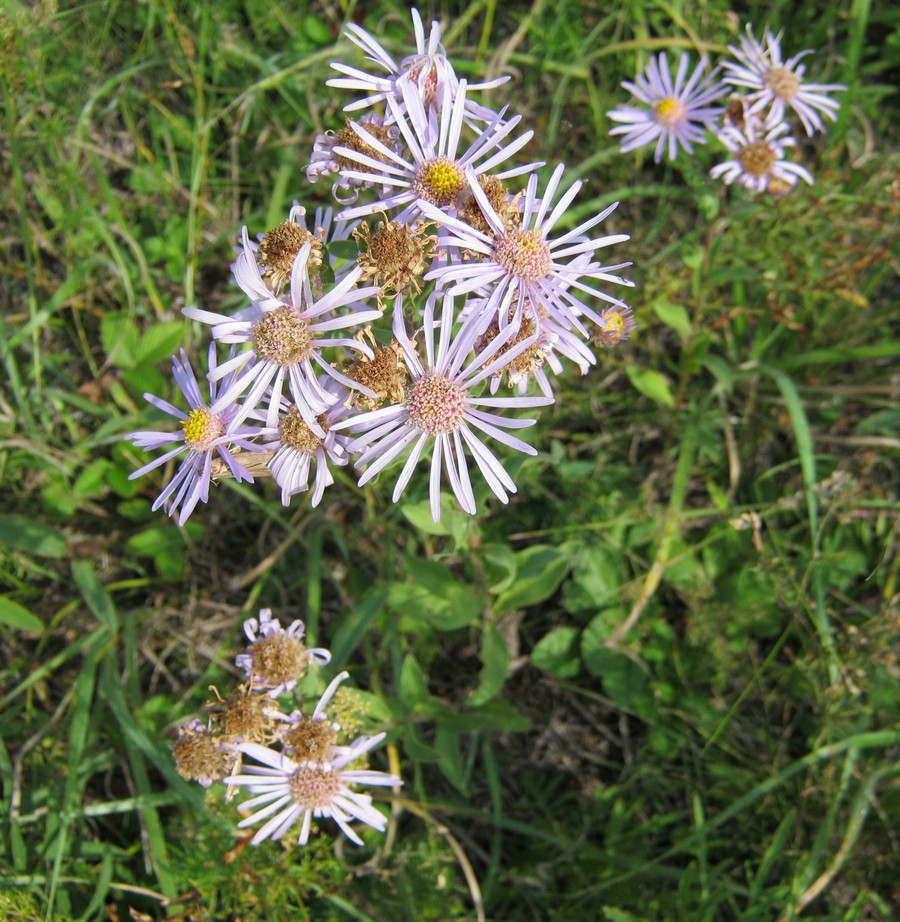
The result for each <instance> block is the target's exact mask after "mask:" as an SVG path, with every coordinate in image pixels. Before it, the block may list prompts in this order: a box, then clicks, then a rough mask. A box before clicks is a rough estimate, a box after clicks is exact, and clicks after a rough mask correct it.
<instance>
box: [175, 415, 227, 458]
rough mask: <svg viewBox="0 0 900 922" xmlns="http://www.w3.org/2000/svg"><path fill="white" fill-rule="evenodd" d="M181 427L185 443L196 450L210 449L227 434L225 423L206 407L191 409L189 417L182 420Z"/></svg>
mask: <svg viewBox="0 0 900 922" xmlns="http://www.w3.org/2000/svg"><path fill="white" fill-rule="evenodd" d="M181 428H182V430H183V432H184V441H185V444H186V445H187V446H188V448H191V449H193V450H194V451H208V450H209V449H210V448H211V447H212V444H213V442H215V440H216V439H217V438H219V437H220V436H222V435H224V434H225V424H224V423H223V422H222V420H221V419H220V418H219V417H218V416H217V415H215V414H213V413H210V411H209V410H207V409H206V408H205V407H198V408H197V409H196V410H191V412H190V413H189V414H188V418H187V419H183V420H182V421H181Z"/></svg>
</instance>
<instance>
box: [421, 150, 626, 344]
mask: <svg viewBox="0 0 900 922" xmlns="http://www.w3.org/2000/svg"><path fill="white" fill-rule="evenodd" d="M564 169H565V167H564V164H560V165H559V166H558V167H557V168H556V169H555V170H554V172H553V175H552V176H551V178H550V181H549V182H548V183H547V189H546V191H545V193H544V196H543V198H541V199H538V197H537V184H538V177H537V176H536V175H532V176H531V177H530V178H529V180H528V189H527V191H526V193H525V203H524V210H523V212H522V220H521V223H520V224H517V225H515V226H513V227H512V228H509V227H507V225H506V224H504V222H503V220H502V219H501V217H500V215H498V214H497V212H496V211H495V210H494V209H493V207H492V206H491V203H490V202H489V201H488V198H487V196H486V195H485V194H484V191H483V190H482V189H481V185H480V183H478V182H477V180H476V178H475V176H474V174H472V173H471V172H470V173H467V179H468V181H469V188H470V189H471V190H472V193H473V194H474V196H475V198H476V199H477V201H478V203H479V204H480V205H481V210H482V212H483V213H484V217H485V220H486V221H487V224H488V225H489V228H490V231H491V233H484V232H482V231H480V230H477V229H476V228H474V227H471V226H469V225H468V224H465V223H463V222H462V221H460V220H459V219H457V218H455V217H452V216H449V215H443V214H441V213H440V212H439V211H438V210H437V209H436V208H433V207H430V206H429V205H428V204H427V203H425V204H422V205H421V206H420V207H421V209H422V212H423V213H424V214H425V216H426V217H429V218H432V219H433V220H435V221H440V222H441V223H442V224H443V225H444V227H445V228H446V231H447V232H445V233H443V234H440V235H439V237H438V242H439V243H440V244H442V245H444V246H449V247H456V248H458V249H464V250H470V251H473V252H475V253H477V254H479V255H480V257H481V258H480V259H478V260H467V261H465V262H462V261H455V262H452V263H450V264H449V265H446V266H439V267H438V268H436V269H432V270H431V271H430V272H428V273H426V275H425V278H426V279H438V280H439V284H440V285H442V286H443V285H446V284H447V283H449V282H452V283H453V284H452V285H451V286H450V288H449V291H450V292H451V293H452V294H468V293H470V292H473V291H477V292H482V293H484V294H489V299H488V304H489V306H490V307H491V308H496V306H497V305H499V304H501V303H502V302H503V301H505V300H508V298H507V296H508V295H514V297H513V300H512V302H511V303H512V306H513V308H514V309H515V308H516V307H518V308H519V309H521V310H522V312H523V314H524V313H525V311H524V305H525V302H526V300H529V301H530V302H531V304H532V305H533V307H534V308H536V309H537V311H538V314H539V315H540V314H542V313H546V314H547V315H548V316H550V317H552V318H554V320H555V321H556V322H557V323H558V324H559V325H560V326H562V327H564V328H566V329H570V328H572V327H574V328H575V329H577V330H578V331H579V332H580V333H581V334H582V335H583V336H585V337H587V335H588V332H587V330H586V329H585V328H584V325H583V324H582V323H581V320H580V317H581V316H582V315H584V316H586V317H589V318H590V319H591V320H592V321H593V322H594V323H598V324H600V325H601V326H602V325H603V322H602V320H601V318H600V315H599V314H598V313H596V311H594V310H592V309H591V308H589V307H588V306H587V305H586V304H584V303H583V301H582V300H580V299H579V298H578V297H576V295H575V294H574V293H573V292H575V293H578V292H582V293H584V294H587V295H591V296H592V297H596V298H600V299H601V300H603V301H607V302H610V303H612V304H620V303H621V302H620V301H619V299H618V298H614V297H612V296H611V295H608V294H606V292H604V291H602V290H600V289H599V288H596V287H594V286H593V285H590V284H587V282H585V281H582V279H587V280H589V281H599V282H611V283H613V284H615V285H627V286H629V287H631V286H633V285H634V282H630V281H628V280H627V279H624V278H621V277H620V276H618V275H614V274H613V273H614V272H617V271H618V270H620V269H624V268H626V267H627V266H630V265H631V263H630V262H627V263H619V264H618V265H615V266H601V265H599V264H598V263H595V262H592V261H589V260H586V259H585V254H588V255H589V256H590V259H593V254H594V253H595V252H596V251H597V250H599V249H601V248H603V247H607V246H611V245H612V244H615V243H621V242H622V241H623V240H628V239H629V237H628V234H613V235H609V236H605V237H594V238H589V237H587V236H584V235H585V232H586V231H589V230H590V229H591V228H592V227H595V226H596V225H597V224H599V223H600V222H601V221H603V220H604V219H605V218H606V217H608V216H609V214H610V213H611V212H612V211H613V210H614V209H615V208H616V205H618V202H616V203H615V204H613V205H610V206H609V208H606V209H605V210H604V211H602V212H601V213H600V214H598V215H596V216H594V217H592V218H588V219H587V220H586V221H582V222H581V224H579V225H578V226H577V227H575V228H573V229H572V230H570V231H567V232H566V233H564V234H561V235H560V236H559V237H556V238H554V237H552V236H551V232H552V231H553V228H554V227H555V225H556V224H557V223H558V222H559V221H560V219H561V218H562V217H563V216H564V215H565V213H566V209H567V208H568V207H569V205H571V203H572V200H573V199H574V198H575V196H576V195H577V194H578V191H579V189H581V185H582V183H581V181H577V182H575V183H573V184H572V185H571V186H570V187H569V188H568V189H567V190H566V191H565V192H564V193H563V194H562V195H561V196H560V199H559V201H558V202H557V203H556V205H555V206H553V199H554V197H555V195H556V192H557V190H558V188H559V184H560V180H561V179H562V175H563V170H564ZM567 257H574V258H572V259H568V260H567ZM501 322H505V319H504V318H501Z"/></svg>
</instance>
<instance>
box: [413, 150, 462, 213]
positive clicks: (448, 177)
mask: <svg viewBox="0 0 900 922" xmlns="http://www.w3.org/2000/svg"><path fill="white" fill-rule="evenodd" d="M465 186H466V177H465V174H464V173H463V171H462V168H461V167H460V165H459V164H458V163H456V161H454V160H450V159H448V158H447V157H434V158H433V159H432V160H426V161H425V162H424V163H423V164H421V165H420V166H419V168H418V169H417V170H416V175H415V177H414V178H413V184H412V188H413V191H414V192H415V193H416V195H417V196H418V197H419V198H422V199H425V201H426V202H431V204H432V205H437V207H438V208H443V207H444V206H446V205H449V204H450V203H451V202H453V201H455V199H456V196H457V195H459V193H460V192H462V190H463V189H464V188H465Z"/></svg>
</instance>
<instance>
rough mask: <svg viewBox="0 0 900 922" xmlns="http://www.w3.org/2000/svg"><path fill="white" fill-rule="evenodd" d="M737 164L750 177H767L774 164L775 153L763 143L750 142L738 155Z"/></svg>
mask: <svg viewBox="0 0 900 922" xmlns="http://www.w3.org/2000/svg"><path fill="white" fill-rule="evenodd" d="M738 162H739V163H740V165H741V166H742V167H743V169H744V172H745V173H749V174H750V175H751V176H767V175H768V174H769V171H770V170H771V169H772V165H773V164H774V163H775V152H774V151H773V150H772V148H771V147H769V145H768V144H766V143H765V142H764V141H751V142H750V143H749V144H748V145H747V146H746V147H745V148H744V149H743V150H742V151H741V152H740V153H739V154H738Z"/></svg>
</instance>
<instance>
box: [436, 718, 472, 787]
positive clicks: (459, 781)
mask: <svg viewBox="0 0 900 922" xmlns="http://www.w3.org/2000/svg"><path fill="white" fill-rule="evenodd" d="M434 748H435V749H436V750H437V752H438V767H439V768H440V770H441V771H442V772H443V773H444V777H445V778H446V779H447V780H448V781H449V782H450V784H452V785H453V787H455V788H456V789H457V790H458V791H459V792H460V794H465V793H467V790H468V783H469V779H468V777H467V774H466V768H465V763H464V761H463V757H462V749H461V747H460V738H459V734H458V733H453V732H450V731H448V730H447V729H446V728H444V727H440V726H439V727H438V729H437V733H436V734H435V739H434Z"/></svg>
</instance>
